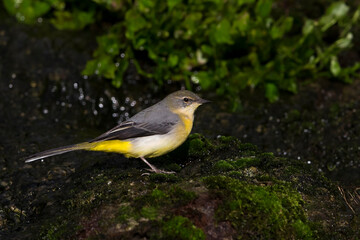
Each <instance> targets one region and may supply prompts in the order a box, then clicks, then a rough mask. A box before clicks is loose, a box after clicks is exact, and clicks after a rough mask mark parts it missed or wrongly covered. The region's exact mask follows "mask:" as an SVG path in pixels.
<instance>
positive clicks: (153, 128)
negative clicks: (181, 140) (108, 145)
mask: <svg viewBox="0 0 360 240" xmlns="http://www.w3.org/2000/svg"><path fill="white" fill-rule="evenodd" d="M174 124H175V122H163V123H159V124H149V123H136V122H133V121H126V122H123V123H121V124H119V125H118V126H116V127H114V128H112V129H110V130H109V131H107V132H106V133H104V134H102V135H100V136H98V137H96V138H94V139H93V140H91V141H89V142H99V141H105V140H125V139H129V138H136V137H145V136H151V135H157V134H166V133H168V132H169V131H170V130H171V129H172V126H173V125H174Z"/></svg>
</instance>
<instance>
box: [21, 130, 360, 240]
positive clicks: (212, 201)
mask: <svg viewBox="0 0 360 240" xmlns="http://www.w3.org/2000/svg"><path fill="white" fill-rule="evenodd" d="M151 162H152V163H154V164H155V165H156V166H158V167H159V168H163V169H171V170H175V171H177V173H176V174H173V175H164V174H144V173H145V172H144V171H143V170H141V169H136V168H131V167H129V168H127V169H121V168H114V167H113V166H106V164H105V166H102V167H99V166H98V165H95V166H93V167H92V168H88V169H84V170H83V171H80V172H76V173H74V174H73V176H72V178H71V183H69V184H64V186H62V188H61V189H58V190H54V191H60V192H61V194H62V197H61V199H62V200H61V201H59V202H56V203H54V205H55V206H54V207H55V208H57V209H61V210H59V211H57V212H56V213H54V214H53V215H52V216H47V217H40V219H37V217H38V216H37V214H34V215H33V216H28V221H29V222H33V221H35V222H37V224H35V225H31V226H29V225H28V226H27V227H28V228H29V229H28V230H29V232H36V233H37V237H38V238H42V239H73V238H76V239H325V238H327V237H334V238H337V237H348V236H349V237H351V236H355V235H354V234H355V232H354V231H353V230H352V228H351V224H355V223H354V221H358V220H356V219H355V218H354V219H352V220H351V219H349V221H348V222H346V223H345V222H344V219H342V220H341V221H342V227H341V229H340V227H339V228H338V229H337V228H336V227H335V228H334V227H332V228H330V226H336V225H337V224H340V223H339V222H337V221H339V219H338V218H337V217H338V214H341V212H344V209H345V206H344V203H343V202H342V199H341V197H340V195H339V194H338V192H337V189H336V187H335V186H334V185H333V184H332V183H330V182H329V181H328V180H327V179H326V178H325V177H324V176H322V175H321V174H319V173H318V172H316V171H313V170H312V169H311V168H310V167H309V166H308V165H306V164H303V163H302V162H300V161H297V160H292V159H286V158H278V157H275V156H274V155H273V154H272V153H263V152H261V151H259V150H258V148H257V147H256V146H254V145H251V144H244V143H241V142H240V141H239V140H237V139H236V138H232V137H219V138H218V139H216V140H213V141H210V140H208V139H205V138H204V137H202V136H201V135H198V134H194V135H192V136H190V138H189V139H188V141H186V143H185V144H184V145H183V146H181V147H180V148H179V149H177V150H176V151H175V152H174V153H172V154H169V155H166V156H163V157H160V158H156V159H153V160H152V161H151ZM319 200H320V201H319ZM32 204H33V206H34V207H35V208H37V209H38V211H39V212H41V209H42V208H43V206H39V205H36V203H35V202H34V203H32ZM34 212H36V211H34ZM39 216H40V214H39ZM339 226H340V225H339ZM345 226H346V227H345Z"/></svg>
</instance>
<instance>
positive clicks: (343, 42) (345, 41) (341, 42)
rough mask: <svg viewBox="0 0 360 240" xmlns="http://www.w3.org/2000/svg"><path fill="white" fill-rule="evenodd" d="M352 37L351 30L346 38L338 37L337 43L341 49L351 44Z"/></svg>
mask: <svg viewBox="0 0 360 240" xmlns="http://www.w3.org/2000/svg"><path fill="white" fill-rule="evenodd" d="M352 39H353V34H352V33H351V32H350V33H348V34H346V36H345V37H344V38H340V39H338V40H337V41H336V42H335V45H336V46H337V47H338V48H341V49H344V48H348V47H350V45H351V43H352Z"/></svg>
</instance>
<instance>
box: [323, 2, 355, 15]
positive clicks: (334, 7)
mask: <svg viewBox="0 0 360 240" xmlns="http://www.w3.org/2000/svg"><path fill="white" fill-rule="evenodd" d="M349 9H350V8H349V6H347V5H346V4H345V2H334V3H332V4H331V5H330V7H328V8H327V9H326V15H331V16H333V17H335V18H336V19H340V18H343V17H345V16H346V14H347V13H348V12H349Z"/></svg>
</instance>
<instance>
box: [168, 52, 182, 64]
mask: <svg viewBox="0 0 360 240" xmlns="http://www.w3.org/2000/svg"><path fill="white" fill-rule="evenodd" d="M178 62H179V57H178V56H177V55H175V54H170V55H169V57H168V63H169V66H170V67H175V66H176V65H177V64H178Z"/></svg>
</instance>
